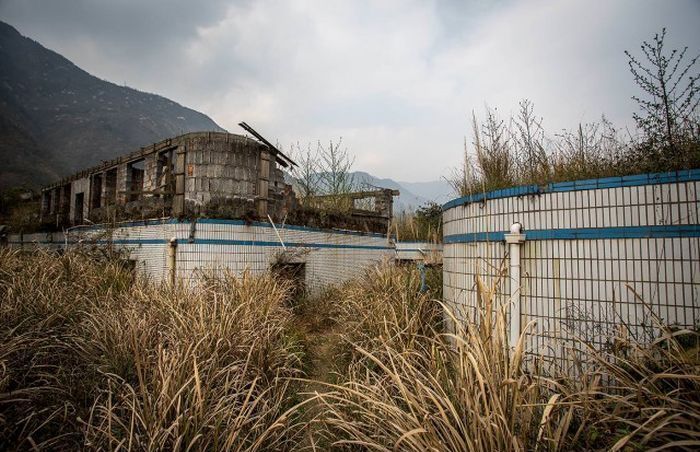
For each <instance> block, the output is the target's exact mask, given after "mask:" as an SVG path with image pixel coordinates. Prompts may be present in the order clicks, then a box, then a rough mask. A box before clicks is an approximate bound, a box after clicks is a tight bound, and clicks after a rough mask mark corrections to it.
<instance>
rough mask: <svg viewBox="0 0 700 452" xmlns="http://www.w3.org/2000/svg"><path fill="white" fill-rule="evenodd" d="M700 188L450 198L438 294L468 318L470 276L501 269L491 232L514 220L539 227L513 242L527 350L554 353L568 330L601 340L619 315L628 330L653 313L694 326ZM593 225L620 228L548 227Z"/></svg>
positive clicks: (472, 311) (488, 275)
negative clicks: (665, 230)
mask: <svg viewBox="0 0 700 452" xmlns="http://www.w3.org/2000/svg"><path fill="white" fill-rule="evenodd" d="M699 195H700V182H699V181H696V180H690V181H686V182H678V183H665V184H651V185H639V186H623V187H611V188H599V189H585V190H574V191H568V192H566V191H561V192H549V193H538V194H529V195H524V196H515V197H509V198H497V199H485V200H481V201H478V202H467V203H466V204H459V203H452V204H449V203H448V205H446V206H445V209H444V213H443V221H444V231H445V232H444V234H445V242H446V244H445V246H444V257H443V265H444V281H443V284H444V296H445V299H446V301H448V302H449V303H451V304H452V305H453V306H454V307H455V308H456V309H457V310H458V313H459V315H460V316H461V317H463V318H466V319H474V318H475V315H476V306H477V300H476V288H475V278H476V275H480V276H481V277H483V278H484V280H485V282H486V283H487V285H488V284H492V283H493V282H494V281H495V280H496V279H497V276H498V275H499V274H503V273H504V271H505V270H507V265H508V261H507V260H506V259H507V252H508V249H507V246H506V245H505V243H504V242H503V241H502V240H498V239H499V238H500V239H502V237H503V233H504V232H505V231H508V230H509V229H510V225H511V224H512V223H513V222H515V221H519V222H521V223H522V224H523V225H524V228H525V234H526V239H527V231H528V230H535V231H536V232H537V233H535V231H533V233H532V236H533V237H535V239H534V240H526V242H525V243H524V244H523V245H522V250H521V255H522V258H521V265H522V270H521V272H522V281H521V283H522V289H521V290H522V298H521V320H520V324H521V326H522V327H524V326H525V325H526V324H527V323H528V322H529V321H530V320H536V322H537V324H536V327H535V329H534V331H532V333H531V334H529V335H528V338H527V346H528V349H529V350H530V351H533V352H538V353H542V354H544V355H545V356H546V357H547V356H548V357H551V358H560V357H561V356H562V354H563V349H562V348H564V347H567V344H569V345H570V344H571V342H572V340H573V339H574V337H578V338H582V339H584V340H586V341H589V342H591V343H593V344H595V345H597V346H605V345H606V344H607V339H608V337H609V336H610V335H612V334H613V333H615V332H616V331H620V330H619V328H621V326H620V325H621V323H625V324H626V325H627V329H626V330H627V331H626V332H627V334H629V335H630V336H632V337H635V338H638V339H642V340H644V339H648V338H649V337H650V336H651V335H653V334H654V328H653V324H654V322H655V320H654V318H655V317H658V318H660V319H661V320H662V321H664V322H665V323H668V324H677V325H679V326H684V327H693V326H697V325H698V324H700V237H698V234H697V230H698V228H697V225H698V223H700V222H699V221H698V213H699V212H700V196H699ZM678 225H689V226H690V227H683V228H676V229H675V231H676V232H674V231H671V233H670V234H669V235H673V234H676V235H677V236H675V237H673V236H671V237H665V236H661V237H659V236H658V235H659V234H656V235H657V236H649V237H644V236H639V237H635V238H623V237H624V230H625V229H624V228H634V227H638V226H654V227H669V228H671V227H676V226H678ZM592 228H603V229H601V230H600V231H603V232H605V231H606V230H608V229H605V228H621V229H617V230H613V234H612V235H614V234H621V237H620V238H597V237H595V234H591V235H590V236H588V238H575V239H555V238H548V235H547V234H546V232H547V231H551V232H552V234H550V236H551V237H556V236H557V235H562V234H561V233H562V232H566V231H562V230H566V229H582V230H584V232H585V231H586V230H590V231H593V232H596V233H599V232H600V231H594V230H593V229H592ZM652 229H653V228H652ZM679 230H680V232H677V231H679ZM494 232H496V233H497V234H493V233H494ZM486 233H488V234H489V235H488V236H487V235H486ZM609 235H610V234H609ZM652 235H653V234H652ZM572 236H575V235H572ZM603 236H604V235H602V234H601V237H603ZM489 238H496V239H495V240H490V241H489V240H488V239H489ZM451 240H452V242H451ZM499 292H500V298H499V300H500V301H501V302H502V303H508V302H509V294H510V289H509V287H508V281H507V278H503V284H501V287H500V291H499ZM552 337H554V338H557V339H560V340H557V341H552V340H551V339H552Z"/></svg>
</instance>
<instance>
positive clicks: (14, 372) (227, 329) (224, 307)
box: [0, 250, 301, 450]
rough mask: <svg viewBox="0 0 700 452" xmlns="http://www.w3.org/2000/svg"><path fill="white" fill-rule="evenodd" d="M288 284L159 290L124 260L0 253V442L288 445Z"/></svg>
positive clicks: (297, 354) (257, 280) (41, 445)
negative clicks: (285, 422)
mask: <svg viewBox="0 0 700 452" xmlns="http://www.w3.org/2000/svg"><path fill="white" fill-rule="evenodd" d="M288 290H289V287H288V286H287V285H285V284H284V283H282V282H280V281H278V280H276V279H274V278H273V277H272V276H269V275H268V276H262V277H252V276H250V275H245V276H243V277H242V278H234V277H232V276H231V275H223V276H221V277H219V278H216V279H211V280H209V281H207V282H205V283H204V284H203V285H201V286H198V287H196V288H188V287H182V286H181V287H174V288H173V287H163V286H159V285H155V284H152V283H149V282H148V281H144V280H141V279H137V278H134V277H133V276H132V275H131V274H130V273H129V272H128V271H126V270H125V269H124V268H123V267H122V266H121V265H120V264H119V262H118V261H116V260H101V261H96V260H95V259H94V256H86V255H83V254H81V253H80V252H71V253H66V254H64V255H62V256H58V255H55V254H51V253H48V252H42V251H37V252H35V253H34V254H31V255H27V254H21V253H19V252H12V251H10V252H8V251H5V250H0V360H1V367H0V385H1V386H0V416H1V417H0V441H1V445H2V448H3V449H32V448H36V449H77V448H90V449H93V448H94V449H109V450H182V449H195V450H200V449H212V450H219V449H227V450H269V449H271V448H272V449H286V448H289V447H291V444H292V442H293V438H291V437H289V436H287V435H289V433H290V432H289V431H288V430H285V429H283V428H280V426H281V425H282V424H280V422H281V421H280V419H279V417H280V415H281V414H282V413H283V412H284V411H285V410H286V409H287V408H288V407H289V406H291V405H292V404H293V402H294V397H295V394H294V391H293V390H292V388H291V386H290V380H289V377H294V376H298V375H300V369H301V361H300V360H301V349H300V344H299V343H298V341H296V340H294V339H292V338H291V336H289V335H288V334H287V333H288V329H289V326H290V322H291V320H292V314H291V312H290V310H289V309H288V308H287V306H286V303H285V299H286V296H287V292H288Z"/></svg>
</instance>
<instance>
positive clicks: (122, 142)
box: [0, 22, 223, 188]
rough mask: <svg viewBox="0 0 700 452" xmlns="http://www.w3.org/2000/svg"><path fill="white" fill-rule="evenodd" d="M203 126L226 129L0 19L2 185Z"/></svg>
mask: <svg viewBox="0 0 700 452" xmlns="http://www.w3.org/2000/svg"><path fill="white" fill-rule="evenodd" d="M204 130H211V131H223V129H222V128H221V127H219V126H218V125H217V124H216V123H215V122H214V121H212V120H211V119H210V118H209V117H208V116H206V115H204V114H202V113H199V112H197V111H195V110H192V109H189V108H186V107H183V106H182V105H179V104H177V103H175V102H173V101H171V100H169V99H166V98H164V97H162V96H158V95H155V94H148V93H144V92H141V91H137V90H135V89H131V88H127V87H125V86H118V85H115V84H114V83H110V82H107V81H104V80H101V79H99V78H97V77H94V76H92V75H90V74H88V73H87V72H85V71H83V70H82V69H80V68H79V67H77V66H76V65H74V64H73V63H71V62H70V61H68V60H67V59H66V58H64V57H62V56H61V55H59V54H57V53H56V52H53V51H51V50H48V49H46V48H44V47H43V46H42V45H40V44H39V43H37V42H35V41H33V40H31V39H29V38H25V37H23V36H22V35H20V34H19V32H18V31H17V30H15V29H14V28H13V27H12V26H10V25H8V24H6V23H4V22H0V161H2V165H1V166H0V188H7V187H10V186H16V185H25V186H33V187H36V186H37V185H40V184H44V183H48V182H50V181H52V180H54V179H56V178H58V177H61V176H65V175H68V174H70V173H73V172H75V171H77V170H80V169H82V168H85V167H87V166H90V165H94V164H98V163H99V162H101V161H102V160H109V159H112V158H114V157H116V156H118V155H120V154H123V153H126V152H129V151H131V150H133V149H135V148H138V147H140V146H144V145H147V144H150V143H153V142H156V141H159V140H162V139H164V138H168V137H171V136H175V135H179V134H181V133H186V132H191V131H204Z"/></svg>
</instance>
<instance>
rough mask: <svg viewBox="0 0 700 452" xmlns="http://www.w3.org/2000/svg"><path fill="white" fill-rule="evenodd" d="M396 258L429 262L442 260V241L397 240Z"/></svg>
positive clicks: (435, 262) (436, 262)
mask: <svg viewBox="0 0 700 452" xmlns="http://www.w3.org/2000/svg"><path fill="white" fill-rule="evenodd" d="M394 245H395V248H396V259H398V260H410V261H423V262H425V263H429V264H438V263H441V262H442V243H430V242H396V243H395V244H394Z"/></svg>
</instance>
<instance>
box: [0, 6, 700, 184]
mask: <svg viewBox="0 0 700 452" xmlns="http://www.w3.org/2000/svg"><path fill="white" fill-rule="evenodd" d="M0 19H2V20H3V21H6V22H8V23H10V24H11V25H13V26H15V27H16V28H17V29H18V30H19V31H20V33H22V34H23V35H25V36H28V37H30V38H32V39H35V40H37V41H38V42H40V43H41V44H42V45H44V46H45V47H47V48H49V49H52V50H55V51H56V52H58V53H60V54H62V55H63V56H65V57H66V58H68V59H70V60H71V61H73V62H74V63H75V64H76V65H78V66H80V67H81V68H83V69H85V70H87V71H88V72H90V73H92V74H94V75H96V76H98V77H100V78H103V79H106V80H109V81H112V82H115V83H117V84H124V85H128V86H130V87H133V88H136V89H139V90H142V91H147V92H152V93H157V94H160V95H163V96H165V97H168V98H170V99H172V100H174V101H176V102H178V103H180V104H183V105H185V106H188V107H191V108H194V109H195V110H198V111H201V112H203V113H205V114H207V115H209V116H210V117H211V118H212V119H214V121H216V122H217V123H218V124H219V125H221V126H222V127H224V128H226V129H227V130H229V131H230V132H233V133H243V131H242V130H241V129H240V128H239V127H238V126H237V124H238V123H239V122H240V121H246V122H247V123H249V124H250V125H252V126H253V127H254V128H256V129H257V130H258V131H259V132H261V133H262V134H263V135H264V136H266V138H268V140H270V141H272V142H278V143H280V145H281V146H282V148H283V149H289V147H290V145H291V144H293V143H297V142H298V143H301V144H302V145H303V146H305V145H306V144H307V143H316V142H317V141H318V140H321V141H322V142H328V141H329V140H334V141H337V140H338V139H339V138H341V137H342V142H343V144H344V145H345V146H346V147H347V149H348V150H349V152H350V153H352V154H354V155H355V158H356V160H355V169H357V170H362V171H367V172H369V173H371V174H373V175H375V176H379V177H390V178H393V179H396V180H403V181H413V182H417V181H429V180H436V179H439V178H441V177H443V176H447V175H448V174H449V173H450V172H451V169H452V168H454V167H456V166H457V165H458V164H459V162H460V161H461V159H462V153H463V150H464V142H465V137H466V138H467V142H469V141H470V138H469V137H470V136H471V131H470V122H471V114H472V112H476V114H477V115H479V114H480V113H481V114H482V115H483V111H484V108H485V106H486V105H488V106H490V107H492V108H496V109H497V111H498V112H500V114H501V115H504V116H508V115H510V114H511V113H514V112H515V111H516V110H517V108H518V102H519V101H520V100H522V99H525V98H527V99H530V100H531V101H532V102H534V105H535V112H536V114H537V115H538V116H541V117H543V118H544V120H543V125H544V127H545V129H546V130H547V132H548V133H549V134H554V133H557V132H559V131H561V130H562V129H565V128H568V129H573V128H575V127H577V125H578V124H579V123H581V122H587V121H589V122H590V121H596V120H598V119H600V116H601V115H602V114H605V115H606V117H607V118H608V119H610V120H611V121H612V122H613V123H614V124H616V125H618V126H619V127H629V126H632V125H633V123H632V119H631V118H632V113H633V112H634V111H636V104H635V103H634V101H632V100H631V96H632V95H635V94H639V89H638V88H637V87H636V85H635V84H634V82H633V80H632V77H631V74H630V73H629V69H628V67H627V58H626V57H625V55H624V51H625V50H630V51H632V53H634V54H639V53H640V49H639V46H640V45H641V43H642V41H643V40H650V39H652V37H653V35H654V34H655V33H657V32H660V30H661V28H662V27H666V28H667V29H668V36H667V45H668V46H669V48H673V47H683V46H686V45H687V46H689V48H690V49H689V53H692V54H698V53H700V0H605V1H604V0H560V1H554V0H552V1H543V0H528V1H507V0H493V1H486V0H473V1H447V0H445V1H439V0H434V1H430V0H424V1H417V0H376V1H372V0H354V1H347V0H346V1H336V0H317V1H311V0H298V1H296V0H289V1H275V0H240V1H239V0H199V1H192V0H0Z"/></svg>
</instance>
